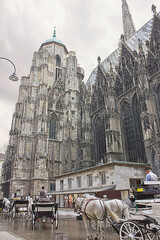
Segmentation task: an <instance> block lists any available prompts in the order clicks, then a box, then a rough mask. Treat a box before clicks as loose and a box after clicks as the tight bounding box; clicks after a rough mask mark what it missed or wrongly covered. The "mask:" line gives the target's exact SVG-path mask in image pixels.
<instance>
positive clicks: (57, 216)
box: [54, 210, 59, 229]
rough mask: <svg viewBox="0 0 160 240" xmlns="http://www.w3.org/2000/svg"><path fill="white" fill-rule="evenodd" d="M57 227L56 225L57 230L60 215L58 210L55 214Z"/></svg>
mask: <svg viewBox="0 0 160 240" xmlns="http://www.w3.org/2000/svg"><path fill="white" fill-rule="evenodd" d="M54 217H55V225H56V229H57V228H58V221H59V215H58V210H57V211H56V213H55V216H54Z"/></svg>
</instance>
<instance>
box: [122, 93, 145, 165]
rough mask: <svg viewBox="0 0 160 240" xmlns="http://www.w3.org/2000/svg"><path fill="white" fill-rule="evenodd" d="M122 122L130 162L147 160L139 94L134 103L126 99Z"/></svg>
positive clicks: (123, 106) (126, 151)
mask: <svg viewBox="0 0 160 240" xmlns="http://www.w3.org/2000/svg"><path fill="white" fill-rule="evenodd" d="M121 122H122V132H123V141H124V146H125V153H126V160H127V161H129V162H145V161H146V157H145V149H144V141H143V132H142V124H141V118H140V104H139V103H138V100H137V96H136V95H135V96H134V98H133V102H132V105H130V104H129V103H128V102H127V101H125V102H124V103H123V105H122V107H121Z"/></svg>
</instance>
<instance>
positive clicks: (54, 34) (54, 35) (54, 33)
mask: <svg viewBox="0 0 160 240" xmlns="http://www.w3.org/2000/svg"><path fill="white" fill-rule="evenodd" d="M53 37H54V38H56V27H54V32H53Z"/></svg>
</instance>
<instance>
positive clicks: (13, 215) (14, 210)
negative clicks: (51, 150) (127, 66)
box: [12, 207, 16, 219]
mask: <svg viewBox="0 0 160 240" xmlns="http://www.w3.org/2000/svg"><path fill="white" fill-rule="evenodd" d="M12 217H13V219H15V217H16V208H15V207H13V213H12Z"/></svg>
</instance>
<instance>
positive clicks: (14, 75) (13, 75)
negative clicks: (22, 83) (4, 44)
mask: <svg viewBox="0 0 160 240" xmlns="http://www.w3.org/2000/svg"><path fill="white" fill-rule="evenodd" d="M0 59H2V60H7V61H8V62H10V63H11V64H12V65H13V67H14V72H13V73H12V75H11V76H10V77H9V79H10V80H11V81H14V82H16V81H18V77H17V75H16V67H15V65H14V63H13V62H12V61H11V60H9V59H8V58H5V57H0Z"/></svg>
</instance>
